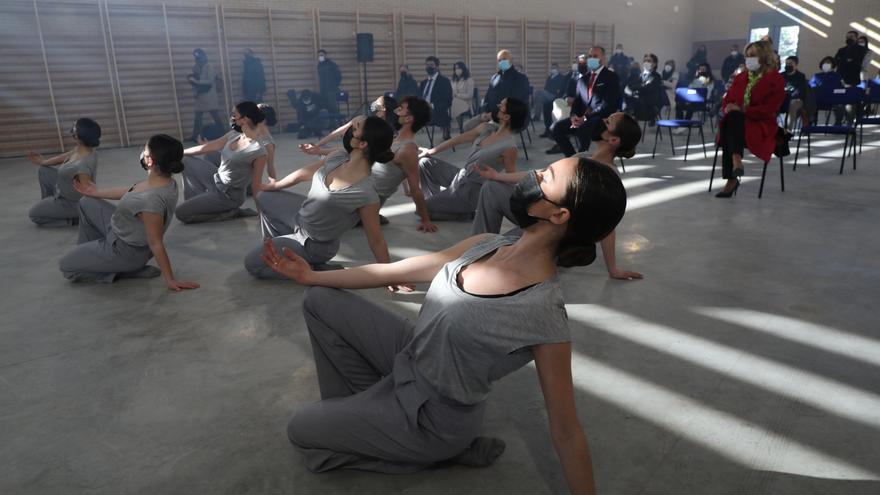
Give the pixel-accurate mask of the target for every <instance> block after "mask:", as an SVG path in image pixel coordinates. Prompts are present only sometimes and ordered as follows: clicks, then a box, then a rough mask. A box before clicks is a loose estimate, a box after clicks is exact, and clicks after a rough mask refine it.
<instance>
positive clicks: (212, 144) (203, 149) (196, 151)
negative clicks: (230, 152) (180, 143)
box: [183, 134, 229, 156]
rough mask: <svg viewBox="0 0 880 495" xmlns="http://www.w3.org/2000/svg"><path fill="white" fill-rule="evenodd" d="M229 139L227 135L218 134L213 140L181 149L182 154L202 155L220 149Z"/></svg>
mask: <svg viewBox="0 0 880 495" xmlns="http://www.w3.org/2000/svg"><path fill="white" fill-rule="evenodd" d="M228 140H229V135H228V134H226V135H224V136H220V137H218V138H217V139H215V140H213V141H208V142H207V143H205V144H200V145H198V146H191V147H189V148H187V149H185V150H183V154H184V155H185V156H195V155H204V154H205V153H210V152H212V151H220V150H222V149H223V147H224V146H226V141H228Z"/></svg>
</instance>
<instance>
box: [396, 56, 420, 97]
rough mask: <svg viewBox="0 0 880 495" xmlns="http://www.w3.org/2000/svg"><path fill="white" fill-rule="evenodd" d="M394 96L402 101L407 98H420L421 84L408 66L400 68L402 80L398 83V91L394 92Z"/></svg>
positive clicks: (404, 65)
mask: <svg viewBox="0 0 880 495" xmlns="http://www.w3.org/2000/svg"><path fill="white" fill-rule="evenodd" d="M394 96H396V97H397V98H398V99H401V100H402V99H403V98H406V97H407V96H419V83H418V82H417V81H416V79H415V78H414V77H413V76H412V74H411V73H410V71H409V65H407V64H403V65H401V66H400V79H399V80H398V81H397V91H395V92H394Z"/></svg>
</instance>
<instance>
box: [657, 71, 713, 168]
mask: <svg viewBox="0 0 880 495" xmlns="http://www.w3.org/2000/svg"><path fill="white" fill-rule="evenodd" d="M707 93H708V90H707V89H706V88H677V89H676V90H675V103H676V104H680V103H689V104H690V105H691V107H690V108H691V110H693V111H694V112H701V114H702V119H700V120H686V119H684V120H658V121H657V124H656V125H657V132H656V134H655V135H654V151H652V152H651V158H654V156H655V155H656V154H657V141H659V140H660V129H661V128H666V129H669V145H670V146H671V147H672V156H675V143H674V142H673V141H672V129H679V128H686V129H687V130H688V135H687V142H686V143H685V147H684V161H687V155H688V150H690V146H691V129H694V128H697V129H699V131H700V140H702V142H703V156H704V157H706V158H709V155H708V153H706V137H705V135H704V134H703V120H705V118H706V96H707Z"/></svg>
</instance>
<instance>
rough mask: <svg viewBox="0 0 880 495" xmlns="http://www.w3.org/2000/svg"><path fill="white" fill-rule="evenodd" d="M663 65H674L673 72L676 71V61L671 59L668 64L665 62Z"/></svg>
mask: <svg viewBox="0 0 880 495" xmlns="http://www.w3.org/2000/svg"><path fill="white" fill-rule="evenodd" d="M663 65H672V70H673V71H674V70H675V60H672V59H669V60H667V61H666V62H663Z"/></svg>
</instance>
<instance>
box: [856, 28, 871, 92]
mask: <svg viewBox="0 0 880 495" xmlns="http://www.w3.org/2000/svg"><path fill="white" fill-rule="evenodd" d="M858 44H859V46H860V47H863V48H864V49H865V56H864V58H862V73H861V78H862V81H867V80H869V79H871V78H870V77H869V76H868V70H869V69H870V67H871V59H872V58H873V56H872V55H871V52H870V50H868V37H867V36H865V35H862V36H859V41H858Z"/></svg>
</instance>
